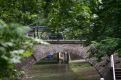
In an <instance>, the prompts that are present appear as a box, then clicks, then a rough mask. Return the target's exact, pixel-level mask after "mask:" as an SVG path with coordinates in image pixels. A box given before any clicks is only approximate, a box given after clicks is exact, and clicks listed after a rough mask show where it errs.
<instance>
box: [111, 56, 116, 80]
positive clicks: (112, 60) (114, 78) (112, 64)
mask: <svg viewBox="0 0 121 80" xmlns="http://www.w3.org/2000/svg"><path fill="white" fill-rule="evenodd" d="M111 68H112V69H113V80H116V76H115V63H114V55H111Z"/></svg>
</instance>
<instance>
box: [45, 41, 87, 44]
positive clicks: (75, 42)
mask: <svg viewBox="0 0 121 80" xmlns="http://www.w3.org/2000/svg"><path fill="white" fill-rule="evenodd" d="M44 41H46V42H48V43H50V44H82V43H84V42H85V41H86V40H44Z"/></svg>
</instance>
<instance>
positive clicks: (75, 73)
mask: <svg viewBox="0 0 121 80" xmlns="http://www.w3.org/2000/svg"><path fill="white" fill-rule="evenodd" d="M98 79H99V75H97V72H96V71H95V69H94V68H93V67H90V66H89V65H88V64H74V65H73V64H41V65H40V64H36V65H33V67H32V69H31V70H29V71H27V72H26V79H25V80H98Z"/></svg>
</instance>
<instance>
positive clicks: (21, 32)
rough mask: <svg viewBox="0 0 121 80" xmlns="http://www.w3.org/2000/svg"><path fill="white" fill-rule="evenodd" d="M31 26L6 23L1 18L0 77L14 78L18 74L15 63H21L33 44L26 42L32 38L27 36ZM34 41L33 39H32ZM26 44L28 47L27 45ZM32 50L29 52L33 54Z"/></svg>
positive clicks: (11, 79) (3, 78)
mask: <svg viewBox="0 0 121 80" xmlns="http://www.w3.org/2000/svg"><path fill="white" fill-rule="evenodd" d="M28 30H30V29H29V27H25V26H21V25H19V24H6V23H5V22H3V21H1V20H0V79H1V80H6V79H9V80H14V79H15V78H16V76H17V73H18V72H17V70H16V69H15V64H16V63H20V61H21V59H22V57H23V56H22V55H25V54H26V52H28V50H29V49H31V48H32V45H31V46H30V45H27V44H25V43H26V42H27V41H29V40H30V39H29V38H27V37H26V35H25V34H26V32H27V31H28ZM30 41H31V42H32V40H30ZM25 46H26V47H25ZM31 53H32V52H28V54H31Z"/></svg>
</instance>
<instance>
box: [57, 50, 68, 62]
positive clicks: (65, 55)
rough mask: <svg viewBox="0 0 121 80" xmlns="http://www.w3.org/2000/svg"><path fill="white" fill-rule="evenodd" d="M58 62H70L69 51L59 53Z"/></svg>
mask: <svg viewBox="0 0 121 80" xmlns="http://www.w3.org/2000/svg"><path fill="white" fill-rule="evenodd" d="M58 62H59V63H60V64H63V63H66V64H68V63H69V54H68V53H67V52H59V53H58Z"/></svg>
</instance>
